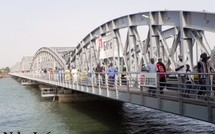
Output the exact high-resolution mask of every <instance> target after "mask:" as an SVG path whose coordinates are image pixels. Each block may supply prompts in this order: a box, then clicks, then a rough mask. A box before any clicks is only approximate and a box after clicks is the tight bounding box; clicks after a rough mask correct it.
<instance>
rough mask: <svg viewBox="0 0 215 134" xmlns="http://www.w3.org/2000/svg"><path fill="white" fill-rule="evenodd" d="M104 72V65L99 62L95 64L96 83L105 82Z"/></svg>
mask: <svg viewBox="0 0 215 134" xmlns="http://www.w3.org/2000/svg"><path fill="white" fill-rule="evenodd" d="M104 72H105V70H104V67H102V66H101V64H100V63H98V64H97V66H96V69H95V73H96V79H97V85H99V83H100V84H101V85H103V84H104V82H105V73H104Z"/></svg>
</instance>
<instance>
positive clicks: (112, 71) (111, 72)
mask: <svg viewBox="0 0 215 134" xmlns="http://www.w3.org/2000/svg"><path fill="white" fill-rule="evenodd" d="M116 72H117V70H116V69H115V68H114V67H113V63H110V66H109V68H108V75H109V77H108V79H109V86H111V87H112V86H113V85H114V81H115V75H116Z"/></svg>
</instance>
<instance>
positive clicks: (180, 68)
mask: <svg viewBox="0 0 215 134" xmlns="http://www.w3.org/2000/svg"><path fill="white" fill-rule="evenodd" d="M178 59H179V60H178V61H177V63H176V69H175V71H176V72H177V73H183V74H178V76H179V83H180V84H183V83H184V82H185V77H184V74H185V72H186V63H185V62H184V61H183V55H181V54H180V55H178Z"/></svg>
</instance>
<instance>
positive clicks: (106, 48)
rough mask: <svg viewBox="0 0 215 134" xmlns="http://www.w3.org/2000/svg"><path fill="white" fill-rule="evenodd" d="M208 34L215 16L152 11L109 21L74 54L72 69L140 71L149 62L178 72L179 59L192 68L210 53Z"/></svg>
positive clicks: (188, 12) (78, 47)
mask: <svg viewBox="0 0 215 134" xmlns="http://www.w3.org/2000/svg"><path fill="white" fill-rule="evenodd" d="M206 32H209V33H212V34H214V32H215V14H214V13H208V12H192V11H167V10H165V11H151V12H141V13H136V14H131V15H126V16H122V17H119V18H116V19H113V20H110V21H108V22H106V23H104V24H102V25H100V26H99V27H97V28H95V29H94V30H93V31H92V32H90V33H89V34H88V35H87V36H86V37H85V38H84V39H83V40H81V41H80V43H79V44H78V46H77V47H76V48H75V50H74V52H73V53H72V54H71V66H76V68H79V70H80V71H81V70H83V69H84V70H88V69H89V70H92V69H93V68H94V67H95V66H96V64H97V63H98V62H100V63H103V64H104V66H108V64H109V63H113V64H114V65H115V66H118V67H119V69H120V67H122V66H125V67H126V68H127V71H139V70H141V68H142V66H143V65H144V64H147V63H148V62H149V61H150V58H155V60H157V59H158V57H161V58H163V62H164V63H165V64H166V65H167V66H168V67H170V66H171V67H172V68H175V66H176V62H177V60H178V58H177V57H178V55H179V54H181V55H183V58H184V60H185V61H186V62H187V64H190V65H191V67H193V66H194V65H195V64H196V63H197V61H198V60H199V55H200V54H201V53H203V52H206V53H207V54H208V55H209V54H210V53H211V48H213V44H210V43H209V42H208V36H207V34H206Z"/></svg>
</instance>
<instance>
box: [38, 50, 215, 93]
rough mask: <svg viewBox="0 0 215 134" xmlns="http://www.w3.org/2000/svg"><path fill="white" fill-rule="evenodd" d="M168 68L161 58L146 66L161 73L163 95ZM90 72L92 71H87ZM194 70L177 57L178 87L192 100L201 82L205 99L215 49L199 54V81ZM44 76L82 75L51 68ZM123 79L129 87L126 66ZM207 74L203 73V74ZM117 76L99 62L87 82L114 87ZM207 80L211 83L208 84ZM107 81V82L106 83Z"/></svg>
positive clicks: (72, 77)
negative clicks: (193, 88)
mask: <svg viewBox="0 0 215 134" xmlns="http://www.w3.org/2000/svg"><path fill="white" fill-rule="evenodd" d="M167 68H168V67H166V66H165V64H164V63H163V62H162V58H158V61H157V62H156V63H155V59H154V58H151V59H150V63H148V64H147V66H146V70H145V71H147V72H148V73H158V75H157V76H158V81H159V85H158V86H159V92H160V94H163V89H164V88H165V86H166V83H167V82H166V79H167V74H166V72H167ZM88 70H89V69H88ZM191 70H192V68H191V66H190V65H189V64H186V61H184V57H183V55H178V61H177V62H176V66H175V72H176V73H177V76H178V83H180V86H179V88H181V89H184V90H183V93H184V95H183V96H184V97H189V94H190V89H192V87H193V86H192V85H193V84H195V83H198V84H199V85H201V86H199V88H198V95H199V96H204V95H206V93H207V92H206V85H207V84H212V82H213V81H212V80H213V78H212V77H208V76H209V75H208V74H207V73H213V72H214V70H215V50H212V53H211V55H210V57H209V56H208V55H207V54H206V53H202V54H201V55H200V60H199V62H198V63H197V66H196V71H197V73H200V74H198V75H197V77H198V80H197V82H196V81H194V78H193V76H194V75H192V74H190V73H191V72H192V71H191ZM41 71H42V72H43V74H44V76H45V77H49V79H52V80H57V81H71V80H72V81H73V82H77V81H78V76H79V75H80V74H79V73H80V72H79V71H78V69H76V68H75V67H73V68H72V69H71V70H69V69H66V70H65V69H63V68H58V67H55V68H49V69H46V68H44V69H42V70H41ZM120 73H121V74H120V77H121V78H120V79H121V84H122V85H127V78H126V76H127V74H126V73H127V72H126V67H125V66H124V67H123V68H122V69H121V71H120ZM202 73H204V74H202ZM117 75H118V68H117V67H114V66H113V63H110V64H109V65H108V66H107V67H106V66H104V65H101V64H100V63H98V64H97V66H96V67H95V68H94V69H93V70H92V71H90V70H89V71H88V72H87V76H85V77H87V81H88V83H91V82H92V78H93V77H95V78H96V83H97V85H106V84H108V86H109V87H111V86H114V85H115V82H116V76H117ZM207 78H209V81H208V82H207ZM106 80H107V83H106ZM118 82H119V81H118ZM156 89H157V87H149V90H148V92H149V94H155V93H156Z"/></svg>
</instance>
